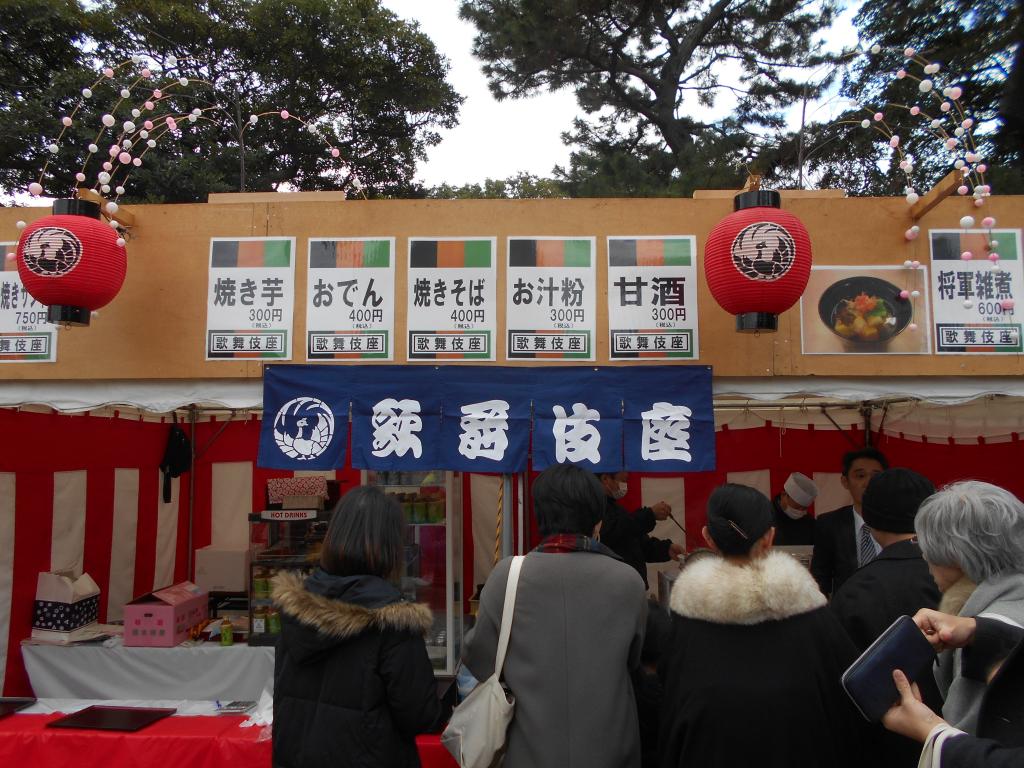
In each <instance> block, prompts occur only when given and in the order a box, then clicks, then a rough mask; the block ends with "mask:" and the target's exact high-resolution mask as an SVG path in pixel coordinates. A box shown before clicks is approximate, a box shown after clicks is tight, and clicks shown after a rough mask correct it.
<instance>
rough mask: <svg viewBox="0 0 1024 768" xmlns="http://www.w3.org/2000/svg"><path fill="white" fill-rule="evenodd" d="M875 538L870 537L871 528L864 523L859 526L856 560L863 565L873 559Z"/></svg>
mask: <svg viewBox="0 0 1024 768" xmlns="http://www.w3.org/2000/svg"><path fill="white" fill-rule="evenodd" d="M876 554H877V552H876V551H875V540H874V539H872V538H871V529H870V528H868V527H867V526H866V525H862V526H861V527H860V547H859V548H858V551H857V562H858V564H859V565H860V566H861V567H863V566H865V565H867V564H868V563H870V562H871V561H872V560H874V559H875V555H876Z"/></svg>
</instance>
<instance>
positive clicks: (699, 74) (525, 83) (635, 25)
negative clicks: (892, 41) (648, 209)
mask: <svg viewBox="0 0 1024 768" xmlns="http://www.w3.org/2000/svg"><path fill="white" fill-rule="evenodd" d="M835 8H836V3H835V2H834V0H815V2H810V1H809V0H708V2H704V3H680V2H674V1H673V0H645V1H644V2H632V1H631V0H463V2H462V5H461V7H460V12H461V15H462V17H463V18H465V19H467V20H469V21H471V22H472V23H473V24H475V25H476V28H477V30H478V35H477V37H476V39H475V42H474V53H475V54H476V56H477V57H478V58H480V59H481V60H482V61H483V62H484V72H485V73H486V75H487V76H488V78H489V80H490V87H491V91H492V92H493V93H494V95H495V96H496V97H498V98H507V97H520V96H527V95H529V94H531V93H534V92H536V91H538V90H540V89H542V88H549V89H552V90H557V89H559V88H572V89H573V90H574V91H575V93H576V97H577V100H578V102H579V104H580V107H581V108H582V110H583V111H584V112H585V113H586V114H587V115H588V116H590V119H589V120H581V121H577V123H576V125H575V130H574V132H573V133H572V134H570V135H569V137H568V138H569V140H570V141H572V142H573V143H575V144H577V145H578V146H579V147H580V151H579V152H578V153H577V155H575V156H574V159H573V164H572V166H571V167H570V168H569V169H568V170H565V169H563V170H562V171H561V176H562V178H563V179H564V181H565V183H567V184H569V185H570V187H574V188H575V189H578V190H581V191H582V190H587V191H601V190H603V191H604V192H607V193H610V194H651V193H652V192H657V193H661V194H685V193H686V192H688V191H689V190H691V189H693V188H694V187H695V186H707V185H709V183H715V182H716V181H718V180H722V179H723V178H724V179H728V181H729V183H733V181H734V180H735V179H739V178H742V177H743V175H745V174H744V171H743V167H744V164H748V163H750V162H751V161H753V160H754V159H755V158H757V157H758V156H759V155H760V153H761V150H762V148H763V147H764V146H766V145H771V144H773V143H777V138H776V136H777V134H779V133H780V132H781V131H782V130H783V128H784V121H783V116H782V113H783V110H784V109H785V108H786V107H788V106H789V105H791V104H793V103H794V102H796V101H797V100H798V99H800V98H802V97H803V96H804V95H805V93H806V89H807V87H806V84H805V83H804V82H803V78H801V77H800V74H799V73H801V72H806V71H811V70H813V69H815V68H817V67H819V66H820V65H821V64H822V63H823V62H824V61H826V60H827V59H828V57H827V56H825V55H823V54H821V53H820V51H819V45H818V40H817V37H818V34H819V33H820V32H821V31H822V30H824V29H827V28H828V26H829V24H830V23H831V22H832V20H833V18H834V15H835ZM826 85H827V83H824V82H823V83H819V84H818V85H817V86H816V91H817V90H820V89H822V88H824V87H825V86H826ZM812 95H813V94H812ZM726 98H729V99H732V100H733V101H734V102H735V106H734V107H733V109H732V112H731V114H730V115H729V116H728V117H727V118H725V119H720V120H715V119H711V118H708V117H706V115H707V113H708V111H709V110H710V109H711V108H713V107H715V106H716V105H719V104H720V103H721V102H722V101H723V100H724V99H726ZM630 156H637V157H638V162H637V163H636V164H633V163H631V162H629V158H630ZM618 172H625V173H626V174H627V175H626V178H624V179H622V180H621V183H620V180H619V179H617V178H616V176H615V175H611V176H609V174H610V173H611V174H616V173H618ZM642 177H646V181H644V180H641V179H642Z"/></svg>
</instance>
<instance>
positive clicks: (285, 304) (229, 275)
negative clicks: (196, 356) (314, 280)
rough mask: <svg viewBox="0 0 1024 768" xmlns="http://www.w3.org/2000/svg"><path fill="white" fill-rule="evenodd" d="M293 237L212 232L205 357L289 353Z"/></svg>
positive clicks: (269, 356) (276, 357) (274, 356)
mask: <svg viewBox="0 0 1024 768" xmlns="http://www.w3.org/2000/svg"><path fill="white" fill-rule="evenodd" d="M294 304H295V238H294V237H236V238H226V237H214V238H211V240H210V278H209V287H208V290H207V295H206V359H207V360H231V359H237V358H243V359H244V358H259V359H273V360H290V359H291V342H292V315H293V309H294Z"/></svg>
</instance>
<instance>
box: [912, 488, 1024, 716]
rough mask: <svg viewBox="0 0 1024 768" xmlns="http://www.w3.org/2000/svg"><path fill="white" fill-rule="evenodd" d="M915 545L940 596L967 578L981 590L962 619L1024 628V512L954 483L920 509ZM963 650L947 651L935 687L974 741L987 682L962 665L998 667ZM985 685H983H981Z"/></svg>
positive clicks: (1013, 500)
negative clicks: (982, 619)
mask: <svg viewBox="0 0 1024 768" xmlns="http://www.w3.org/2000/svg"><path fill="white" fill-rule="evenodd" d="M914 527H915V529H916V531H917V538H918V543H919V544H920V546H921V552H922V554H923V555H924V559H925V560H926V561H927V562H928V568H929V570H930V571H931V574H932V577H933V578H934V579H935V583H936V584H937V585H938V587H939V589H940V590H941V591H943V592H946V591H947V590H949V589H950V588H951V587H953V586H954V585H957V584H962V583H963V581H964V578H965V577H966V578H967V579H970V581H972V582H974V583H975V584H977V587H976V588H975V589H974V591H973V592H971V594H970V596H969V597H968V598H967V600H966V602H965V603H964V604H963V607H962V608H961V609H960V610H959V614H960V615H961V616H970V617H979V616H980V617H985V618H991V619H996V620H999V621H1003V622H1006V623H1008V624H1012V625H1014V626H1017V627H1024V504H1022V503H1021V501H1020V499H1018V498H1017V497H1016V496H1014V495H1013V494H1012V493H1010V492H1009V491H1006V490H1003V489H1002V488H999V487H997V486H995V485H991V484H989V483H982V482H978V481H976V480H967V481H964V482H960V483H954V484H952V485H950V486H947V487H946V488H943V489H942V490H941V491H939V492H938V493H936V494H935V495H934V496H931V497H930V498H928V499H927V500H926V501H925V502H924V503H923V504H922V505H921V509H920V511H919V512H918V513H917V517H916V518H915V520H914ZM977 650H978V649H975V651H974V652H973V653H972V655H971V657H970V658H969V659H965V658H964V657H963V650H962V649H959V648H958V649H950V650H946V651H943V652H942V654H940V656H939V661H938V665H937V667H936V670H935V679H936V682H938V684H939V689H940V690H941V691H942V692H943V694H944V695H945V698H946V703H945V704H944V705H943V707H942V714H943V716H944V717H945V719H946V720H947V721H948V722H949V723H950V724H951V725H953V726H955V727H957V728H959V729H960V730H962V731H965V732H967V733H974V732H975V728H976V726H977V722H978V710H979V707H980V706H981V698H982V696H983V694H984V692H985V682H984V680H985V675H968V674H967V673H968V671H969V670H967V669H964V668H963V667H962V664H963V663H965V662H967V663H969V665H970V666H971V667H972V668H978V669H981V668H988V667H991V666H992V665H993V664H996V663H998V662H999V661H1001V659H997V658H988V659H986V658H982V656H983V655H984V654H979V653H977ZM979 678H980V679H979Z"/></svg>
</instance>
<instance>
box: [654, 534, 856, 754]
mask: <svg viewBox="0 0 1024 768" xmlns="http://www.w3.org/2000/svg"><path fill="white" fill-rule="evenodd" d="M670 608H671V615H672V623H673V626H672V637H671V640H670V642H669V644H668V649H667V651H666V654H665V658H664V659H663V660H662V664H661V667H660V672H661V675H662V679H663V684H664V690H665V700H664V702H663V704H662V709H661V712H662V715H661V723H660V734H661V738H662V742H661V760H660V765H661V766H662V768H669V767H670V766H680V767H682V766H694V765H709V766H710V765H758V766H778V768H783V767H784V766H785V768H794V766H796V767H799V768H814V767H817V766H821V768H826V766H827V767H828V768H835V767H839V768H845V767H846V766H850V767H851V768H852V766H855V765H868V764H870V758H867V756H866V755H865V750H871V749H872V745H871V740H870V739H867V740H866V739H865V738H864V735H865V734H864V732H863V724H862V721H861V720H860V716H859V714H858V713H857V712H856V710H855V709H854V708H853V706H852V705H851V703H850V701H849V699H848V698H847V696H846V694H845V693H844V692H843V690H842V689H841V688H840V684H839V678H840V676H841V674H842V672H843V671H844V670H845V669H846V667H847V666H849V664H850V663H851V662H852V661H853V660H854V658H856V655H857V654H856V651H855V650H854V648H853V645H852V643H851V642H850V640H849V638H848V637H847V636H846V634H845V632H843V630H842V628H841V627H840V626H839V623H838V621H837V620H836V618H835V617H834V616H833V615H832V614H831V612H830V611H829V610H828V609H827V608H826V605H825V597H824V595H822V593H821V591H820V590H819V589H818V586H817V584H816V583H815V581H814V579H813V578H812V577H811V575H810V573H808V571H807V570H806V569H805V568H804V567H803V566H802V565H800V563H799V562H797V560H795V559H794V558H792V557H791V556H789V555H787V554H784V553H781V552H769V554H767V555H766V556H765V557H762V558H759V559H757V560H755V561H753V562H751V563H750V564H748V565H737V564H734V563H731V562H729V561H728V560H725V559H723V558H719V557H709V558H705V559H701V560H698V561H697V562H695V563H694V564H693V565H691V566H690V567H688V568H685V569H684V570H683V571H682V573H680V575H679V577H678V579H677V580H676V583H675V586H674V587H673V588H672V596H671V600H670ZM866 758H867V759H866Z"/></svg>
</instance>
